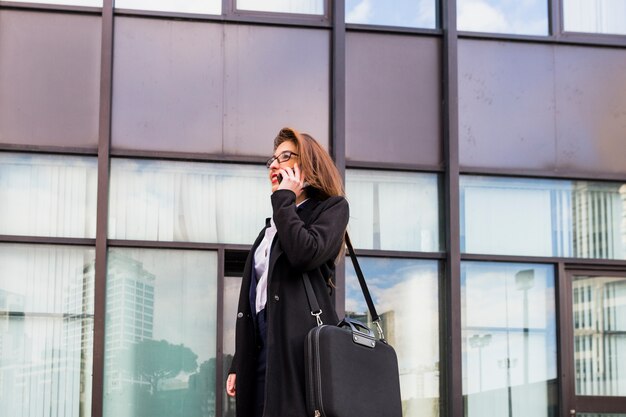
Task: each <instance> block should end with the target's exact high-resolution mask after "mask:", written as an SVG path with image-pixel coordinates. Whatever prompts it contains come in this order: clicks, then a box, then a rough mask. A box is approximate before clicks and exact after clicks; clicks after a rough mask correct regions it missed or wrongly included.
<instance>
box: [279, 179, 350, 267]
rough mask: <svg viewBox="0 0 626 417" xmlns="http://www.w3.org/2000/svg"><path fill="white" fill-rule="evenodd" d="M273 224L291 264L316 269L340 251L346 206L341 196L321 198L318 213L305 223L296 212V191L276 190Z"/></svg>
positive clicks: (345, 223)
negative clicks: (309, 221)
mask: <svg viewBox="0 0 626 417" xmlns="http://www.w3.org/2000/svg"><path fill="white" fill-rule="evenodd" d="M271 199H272V208H273V210H274V223H275V224H276V228H277V229H278V232H277V235H278V239H279V241H280V244H281V246H282V249H283V251H284V253H285V254H286V255H287V259H288V260H289V263H290V264H291V266H293V267H294V268H296V269H300V270H302V271H310V270H311V269H314V268H317V267H319V266H320V265H322V264H323V263H325V262H327V261H328V260H329V259H333V258H334V257H335V256H337V254H338V253H339V249H340V248H341V243H342V242H343V236H344V233H345V231H346V226H347V225H348V217H349V207H348V202H347V201H346V199H345V198H343V197H330V198H329V199H327V200H326V201H323V202H322V203H321V204H323V207H322V211H321V213H320V214H319V215H318V216H317V218H316V219H314V220H313V221H312V222H311V224H309V225H308V226H305V224H304V222H303V221H302V220H301V219H300V217H299V216H298V214H297V213H296V206H295V200H296V196H295V194H294V193H293V192H292V191H290V190H277V191H275V192H274V193H273V194H272V198H271Z"/></svg>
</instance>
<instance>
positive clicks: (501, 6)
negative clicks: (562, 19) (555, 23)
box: [457, 0, 548, 35]
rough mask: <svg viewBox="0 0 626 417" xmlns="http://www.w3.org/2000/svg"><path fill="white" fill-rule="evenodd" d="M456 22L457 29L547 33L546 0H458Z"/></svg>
mask: <svg viewBox="0 0 626 417" xmlns="http://www.w3.org/2000/svg"><path fill="white" fill-rule="evenodd" d="M457 22H458V23H457V26H458V28H459V30H468V31H473V32H494V33H510V34H517V35H547V34H548V2H547V1H546V0H526V1H519V0H459V1H458V7H457Z"/></svg>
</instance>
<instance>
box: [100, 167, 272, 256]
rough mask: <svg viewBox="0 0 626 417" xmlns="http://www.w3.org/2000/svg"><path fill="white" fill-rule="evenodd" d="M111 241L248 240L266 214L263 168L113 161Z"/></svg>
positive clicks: (268, 208)
mask: <svg viewBox="0 0 626 417" xmlns="http://www.w3.org/2000/svg"><path fill="white" fill-rule="evenodd" d="M110 190H111V191H110V200H109V216H110V217H109V237H110V238H111V239H137V240H159V241H177V242H213V243H241V244H250V242H253V241H254V239H255V238H256V236H257V235H258V233H259V231H260V230H261V228H262V226H263V219H264V218H265V217H269V216H270V215H271V205H270V199H269V197H270V195H271V187H270V183H269V181H268V178H267V170H266V169H265V167H261V166H254V165H235V164H213V163H194V162H171V161H148V160H131V159H113V160H112V161H111V189H110Z"/></svg>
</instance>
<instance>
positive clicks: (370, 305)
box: [302, 232, 385, 342]
mask: <svg viewBox="0 0 626 417" xmlns="http://www.w3.org/2000/svg"><path fill="white" fill-rule="evenodd" d="M345 240H346V246H347V247H348V253H349V254H350V259H351V260H352V265H353V266H354V271H355V272H356V276H357V278H358V279H359V284H360V286H361V291H362V292H363V297H364V298H365V302H366V303H367V309H368V310H369V312H370V315H371V316H372V322H373V323H374V324H375V325H376V327H377V329H378V333H379V336H380V340H381V341H383V342H384V341H385V336H384V333H383V329H382V327H381V326H380V316H379V315H378V313H377V312H376V307H375V306H374V301H373V300H372V295H371V294H370V291H369V288H367V283H366V282H365V277H364V276H363V271H362V270H361V266H360V265H359V260H358V259H357V257H356V253H354V248H353V247H352V242H351V241H350V236H349V235H348V232H346V234H345ZM302 281H303V283H304V290H305V292H306V298H307V301H308V302H309V308H310V309H311V315H312V316H315V318H316V320H317V325H318V326H321V325H322V319H321V318H320V315H321V314H322V310H321V309H320V307H319V304H318V303H317V297H315V293H314V292H313V286H312V285H311V279H310V278H309V274H308V273H307V272H303V273H302Z"/></svg>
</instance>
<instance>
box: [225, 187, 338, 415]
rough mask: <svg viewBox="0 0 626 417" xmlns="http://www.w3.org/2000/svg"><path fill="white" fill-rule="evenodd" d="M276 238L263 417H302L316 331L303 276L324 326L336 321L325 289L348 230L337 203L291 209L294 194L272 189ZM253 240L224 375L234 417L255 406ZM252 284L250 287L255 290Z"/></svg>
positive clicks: (269, 288) (270, 277)
mask: <svg viewBox="0 0 626 417" xmlns="http://www.w3.org/2000/svg"><path fill="white" fill-rule="evenodd" d="M271 201H272V208H273V218H274V223H275V224H276V228H277V230H278V231H277V233H276V238H275V239H274V242H273V244H272V249H271V253H270V261H269V270H268V286H267V291H268V293H267V304H266V307H265V309H266V317H267V352H268V353H267V371H266V378H265V381H266V382H265V386H266V388H265V412H264V416H265V417H305V416H306V415H307V413H306V404H305V388H304V339H305V337H306V334H307V333H308V331H309V330H310V329H311V328H313V327H315V326H316V321H315V318H314V317H313V316H312V315H311V311H310V309H309V304H308V302H307V298H306V293H305V291H304V284H303V282H302V272H303V271H309V277H310V278H311V283H312V286H313V290H314V291H315V295H316V296H317V299H318V302H319V305H320V308H321V309H322V315H321V318H322V320H323V321H324V323H325V324H336V323H337V322H338V319H337V314H336V312H335V305H334V300H333V299H332V297H331V295H330V293H331V288H330V286H329V285H328V284H327V282H328V279H329V278H331V277H333V278H334V272H335V264H334V261H335V258H336V256H337V254H338V253H339V250H340V249H341V245H342V242H343V235H344V232H345V230H346V226H347V224H348V215H349V213H348V202H347V201H346V200H345V199H344V198H343V197H330V198H328V199H327V200H325V201H319V200H317V199H313V198H311V199H309V200H308V201H306V202H304V203H303V204H302V205H300V207H298V208H297V209H296V206H295V194H294V193H293V192H292V191H289V190H277V191H276V192H274V193H273V194H272V197H271ZM264 234H265V229H263V230H262V231H261V233H260V234H259V237H258V238H257V239H256V241H255V243H254V245H253V247H252V250H251V251H250V253H249V254H248V259H247V261H246V265H245V268H244V273H243V280H242V283H241V292H240V296H239V307H238V314H237V325H236V344H235V345H236V353H235V357H234V358H233V365H232V366H231V369H230V372H231V373H236V374H237V387H236V390H237V391H236V392H237V394H236V403H237V416H238V417H249V416H251V415H252V412H253V407H254V392H255V382H256V377H255V370H256V351H257V350H256V344H257V341H256V340H255V339H256V336H255V330H254V319H253V315H252V310H251V306H250V301H249V290H250V285H251V280H252V276H253V275H252V271H253V268H254V252H255V250H256V248H257V246H258V245H259V244H260V243H261V241H262V240H263V237H264ZM254 285H256V283H255V284H254Z"/></svg>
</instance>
